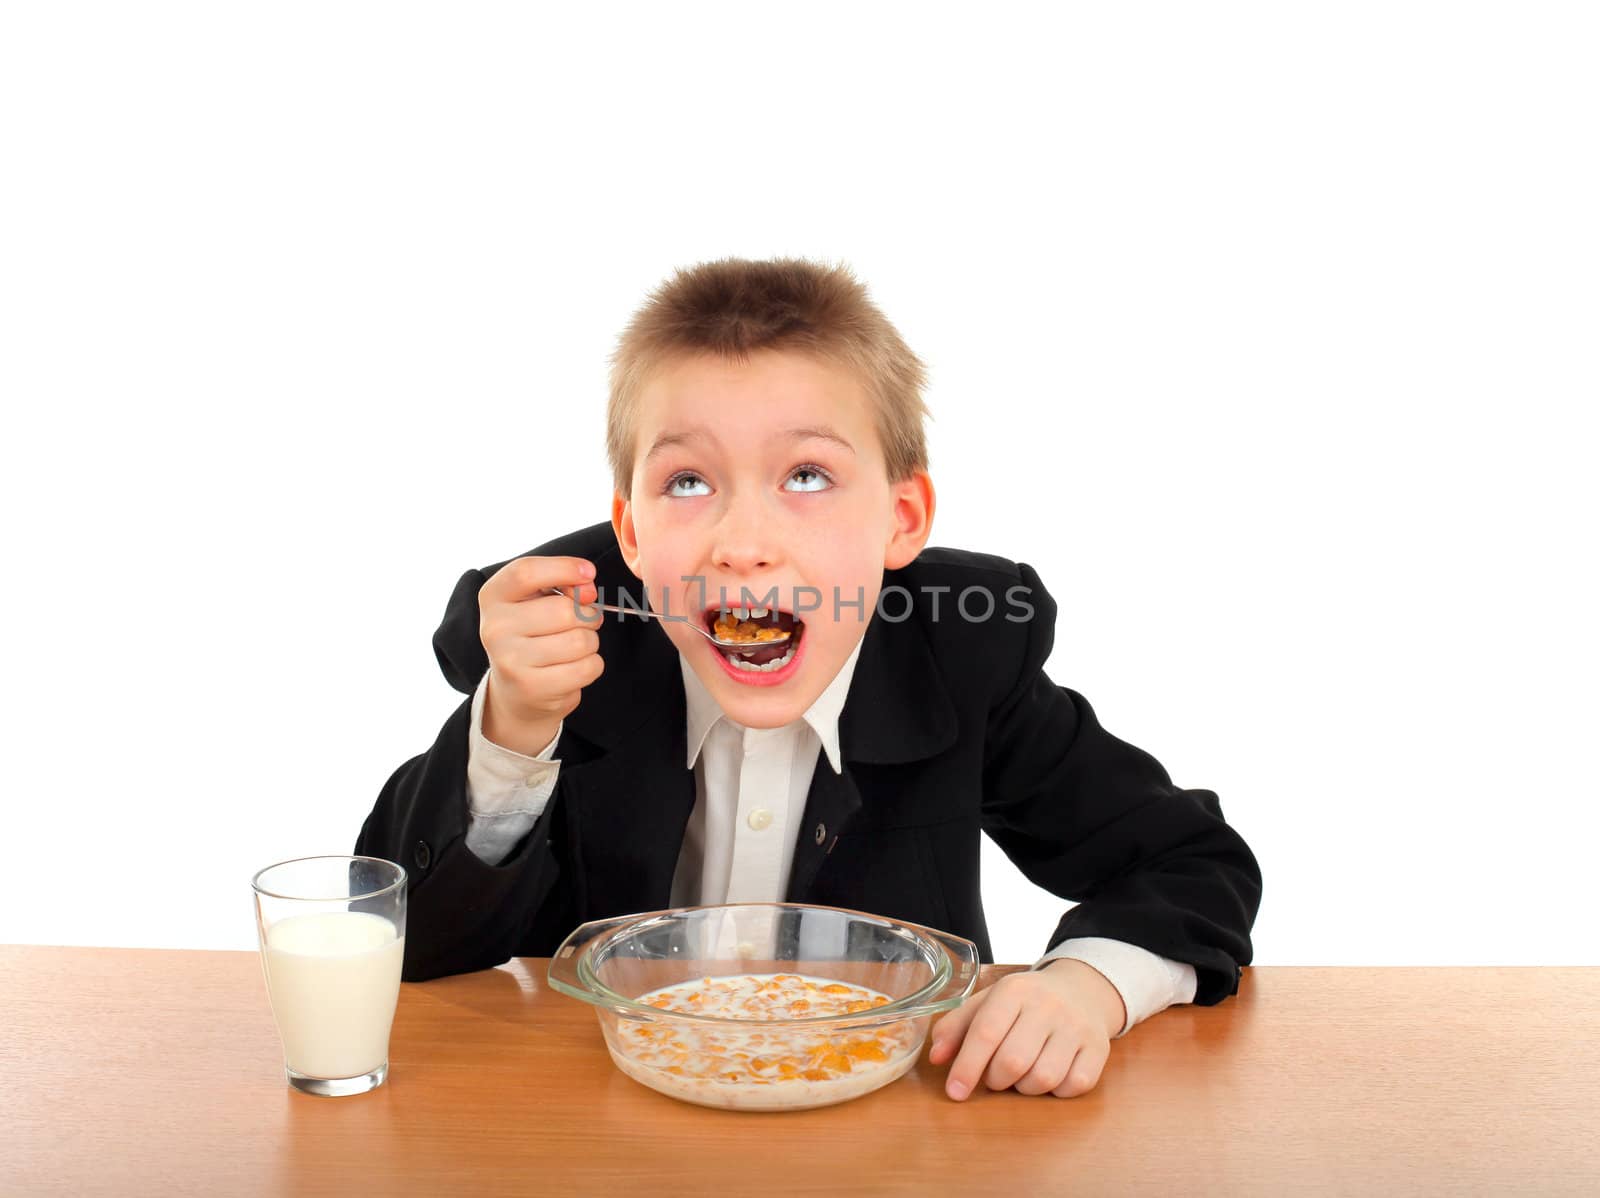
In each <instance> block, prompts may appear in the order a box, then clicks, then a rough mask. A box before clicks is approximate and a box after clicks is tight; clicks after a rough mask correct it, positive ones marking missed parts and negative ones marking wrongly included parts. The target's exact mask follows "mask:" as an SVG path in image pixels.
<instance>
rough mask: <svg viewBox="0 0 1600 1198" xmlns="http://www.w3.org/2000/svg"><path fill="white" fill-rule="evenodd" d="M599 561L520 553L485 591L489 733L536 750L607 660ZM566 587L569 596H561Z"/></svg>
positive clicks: (482, 628) (527, 751)
mask: <svg viewBox="0 0 1600 1198" xmlns="http://www.w3.org/2000/svg"><path fill="white" fill-rule="evenodd" d="M592 578H594V566H593V565H591V564H590V563H589V562H586V561H584V560H583V559H582V558H579V557H519V558H517V559H516V560H515V561H510V562H507V563H506V564H505V565H504V566H502V567H500V569H499V570H497V571H496V572H495V575H494V577H493V578H491V579H489V581H488V582H486V583H484V584H483V586H482V587H480V588H479V590H478V637H479V639H480V640H482V641H483V648H484V651H485V652H486V653H487V654H488V655H489V689H488V694H487V695H486V696H485V697H484V705H483V735H484V736H485V738H487V739H488V740H490V741H492V742H493V743H495V744H497V745H500V746H501V747H502V748H506V749H510V750H511V751H512V752H513V753H522V754H524V755H526V756H528V757H534V756H537V755H538V754H539V752H540V751H541V750H543V749H544V747H545V746H546V745H548V744H549V743H550V742H551V740H553V739H554V738H555V735H556V733H557V731H559V730H560V728H561V721H562V719H564V718H565V717H566V716H567V715H568V714H569V713H570V712H571V711H572V710H573V708H575V707H577V706H578V700H579V699H580V698H581V697H582V693H581V692H582V691H583V688H584V687H586V686H588V685H589V684H590V683H591V682H593V681H594V680H595V679H596V678H598V677H600V673H601V671H602V670H604V669H605V663H604V662H602V661H601V660H600V653H599V648H600V634H599V631H598V630H599V627H600V620H601V618H602V613H601V611H600V609H599V608H596V607H589V606H585V607H583V608H582V609H581V614H580V610H579V608H578V607H577V605H576V604H574V603H573V600H572V599H571V598H568V597H567V595H570V596H573V597H574V598H576V599H577V600H578V603H581V604H585V605H587V604H591V603H594V602H596V601H597V600H598V599H599V592H598V591H597V590H596V589H595V587H594V585H593V583H592V582H591V581H590V580H591V579H592ZM552 587H560V588H561V589H562V590H563V591H565V592H567V595H557V594H554V593H553V592H552V590H551V588H552Z"/></svg>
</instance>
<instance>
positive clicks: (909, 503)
mask: <svg viewBox="0 0 1600 1198" xmlns="http://www.w3.org/2000/svg"><path fill="white" fill-rule="evenodd" d="M889 495H890V499H891V500H892V502H893V506H892V507H891V508H890V520H889V543H888V544H887V545H885V546H884V550H883V564H884V566H885V568H887V569H890V570H898V569H899V568H900V567H901V566H904V565H907V564H908V563H910V561H911V560H912V559H913V558H915V557H916V556H917V554H919V553H921V552H922V547H923V546H924V545H926V544H927V543H928V535H929V534H930V533H931V532H932V531H933V509H934V504H935V498H934V494H933V479H932V478H930V477H929V476H928V472H927V471H926V470H918V471H916V472H914V473H913V474H912V475H911V476H910V477H908V478H904V479H901V480H900V481H899V482H897V483H890V484H889Z"/></svg>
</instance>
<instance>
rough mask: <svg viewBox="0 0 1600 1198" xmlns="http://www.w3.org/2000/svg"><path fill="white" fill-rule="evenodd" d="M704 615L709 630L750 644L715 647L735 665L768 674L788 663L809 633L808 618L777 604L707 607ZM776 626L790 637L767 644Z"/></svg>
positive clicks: (745, 669) (718, 636) (727, 638)
mask: <svg viewBox="0 0 1600 1198" xmlns="http://www.w3.org/2000/svg"><path fill="white" fill-rule="evenodd" d="M704 619H705V624H706V628H707V630H708V631H709V632H710V633H711V634H712V635H713V636H715V637H717V638H718V639H719V640H724V641H734V640H736V641H741V642H747V643H748V644H749V648H748V649H745V648H740V649H725V648H723V647H722V646H721V645H715V646H713V648H715V649H716V650H717V652H719V653H721V654H722V656H723V657H725V658H727V660H728V661H729V662H730V663H731V664H732V665H733V666H734V668H735V669H739V670H744V671H748V672H752V673H762V674H768V673H772V672H774V671H777V670H781V669H782V668H783V667H784V666H786V665H788V664H789V662H790V661H792V660H793V659H794V654H795V650H796V649H798V648H799V646H800V638H801V637H802V636H803V635H805V621H804V620H800V619H796V618H795V616H793V615H792V614H790V613H789V612H786V611H782V610H780V609H778V608H775V607H773V608H768V607H727V608H721V607H712V608H707V609H706V611H705V613H704ZM772 630H778V631H782V632H787V633H788V634H789V639H788V640H787V641H784V642H782V643H781V644H777V645H769V644H763V643H762V642H763V640H765V639H770V638H771V636H772V635H773V632H772Z"/></svg>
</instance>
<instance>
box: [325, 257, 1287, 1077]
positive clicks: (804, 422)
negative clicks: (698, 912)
mask: <svg viewBox="0 0 1600 1198" xmlns="http://www.w3.org/2000/svg"><path fill="white" fill-rule="evenodd" d="M923 378H924V373H923V368H922V365H921V363H920V362H919V361H918V360H917V358H916V357H915V355H913V354H912V353H911V351H910V350H909V349H908V348H907V347H906V346H905V344H904V342H903V341H902V340H901V339H900V337H899V335H898V334H897V333H896V332H895V330H894V328H893V326H891V325H890V324H889V322H888V321H887V320H886V319H885V318H884V317H883V315H882V313H881V312H879V310H878V309H877V307H876V306H875V305H873V304H872V302H871V301H870V300H869V299H868V298H867V296H866V293H865V291H864V289H863V288H862V287H861V286H860V285H859V284H858V283H857V282H856V281H855V280H854V279H853V278H852V277H851V276H850V275H849V273H848V272H846V271H845V270H844V269H843V268H828V267H822V266H818V265H815V264H812V263H809V262H805V261H799V260H780V261H771V262H750V261H743V260H725V261H721V262H715V263H707V264H703V265H701V266H699V267H696V268H694V269H691V270H687V271H680V272H679V273H678V274H677V276H676V277H675V278H674V279H672V280H670V281H669V282H667V283H666V284H664V285H663V286H662V287H661V288H660V289H658V290H657V292H656V293H655V294H654V295H653V296H652V297H651V298H650V300H649V301H648V302H647V303H646V304H645V306H644V307H643V308H642V309H641V310H640V311H639V312H638V314H636V316H635V317H634V320H633V321H632V323H631V324H630V326H629V327H628V329H627V330H626V331H625V332H624V334H623V336H622V338H621V341H620V344H619V347H618V350H617V353H616V355H615V357H614V359H613V370H612V385H611V397H610V404H609V410H608V424H607V448H608V452H609V456H610V461H611V466H612V470H613V475H614V481H615V489H616V493H615V496H614V498H613V501H612V512H611V522H610V523H609V525H607V524H600V525H595V526H593V527H591V528H587V529H583V530H581V531H579V532H576V533H572V534H569V535H568V536H565V537H562V538H560V539H558V540H555V541H552V542H549V543H547V544H546V545H543V546H541V547H540V548H538V549H536V550H534V551H533V552H532V553H531V554H528V555H526V556H523V557H520V558H517V559H514V560H511V561H509V562H505V563H501V564H499V565H497V566H493V567H489V568H487V569H485V570H481V571H480V570H470V571H468V572H467V573H466V574H465V575H463V577H462V578H461V580H460V582H459V583H458V584H457V586H456V589H455V593H454V594H453V595H452V597H451V600H450V604H449V607H448V608H447V610H446V613H445V618H444V621H443V623H442V624H441V626H440V628H439V630H438V632H437V633H436V634H435V636H434V649H435V653H436V655H437V656H438V659H439V663H440V666H441V667H442V669H443V671H444V674H445V677H446V679H447V680H448V681H449V682H450V683H451V685H452V686H454V687H455V688H456V689H457V690H459V691H461V692H462V693H464V694H470V695H471V696H472V698H471V699H470V700H469V701H466V702H463V703H462V704H461V706H460V707H458V708H457V710H456V712H455V714H454V715H453V716H452V717H451V718H450V719H449V720H448V721H447V722H446V724H445V726H444V729H443V731H442V732H441V733H440V735H439V738H438V740H437V741H436V742H435V744H434V746H433V748H432V749H431V750H429V751H428V752H427V753H425V754H423V755H422V756H420V757H416V758H413V759H412V760H411V761H408V762H407V763H405V764H404V765H403V766H401V767H400V769H399V770H398V771H397V772H396V773H395V774H394V776H393V777H391V778H390V779H389V782H388V783H387V785H385V787H384V789H383V792H382V793H381V795H380V796H379V798H378V802H377V805H376V806H375V807H374V809H373V811H372V814H371V815H370V816H369V817H368V819H367V822H366V825H365V827H364V828H363V829H362V832H361V836H360V839H359V840H358V841H357V844H356V851H357V852H359V853H370V854H373V855H376V856H381V857H386V858H389V859H391V860H395V861H399V862H401V863H403V864H405V865H406V866H407V868H408V871H409V873H410V878H411V882H410V908H409V914H408V927H407V936H406V965H405V969H406V977H407V979H409V980H421V979H425V978H429V977H435V976H438V975H440V974H445V973H456V972H462V971H465V970H472V969H482V968H486V967H490V966H493V965H497V964H499V963H501V962H502V961H504V960H506V959H507V958H508V957H511V956H523V955H527V956H547V955H549V954H550V953H551V952H552V951H553V950H554V948H555V947H556V946H557V944H559V942H560V941H561V939H562V938H563V937H564V936H565V935H566V933H567V932H568V931H570V930H571V929H572V928H573V927H574V926H576V925H577V924H578V923H580V922H582V921H584V920H589V919H597V918H602V917H605V916H610V915H618V914H624V913H629V912H634V911H648V910H656V909H660V908H663V907H667V906H681V905H693V904H699V903H718V902H741V901H762V900H767V901H776V900H782V899H788V900H791V901H796V902H809V903H819V904H824V905H829V906H839V907H850V908H855V909H859V910H865V911H870V912H874V913H877V914H881V915H886V916H893V917H896V918H901V919H906V920H909V921H913V922H917V923H923V924H928V925H931V926H934V927H938V928H942V929H944V930H947V931H951V932H954V933H956V934H958V935H962V936H966V937H968V938H970V939H971V940H973V941H975V942H976V943H977V945H978V947H979V950H980V953H981V954H982V957H983V959H984V960H986V961H987V960H990V959H991V954H990V951H989V942H988V935H987V931H986V929H985V926H984V922H983V910H982V904H981V902H980V899H979V889H978V844H979V834H980V832H987V833H989V835H990V836H992V837H993V838H994V839H995V840H996V841H997V842H998V843H999V844H1000V846H1001V847H1002V848H1003V849H1004V850H1005V851H1006V853H1007V854H1008V855H1009V856H1010V857H1011V858H1012V860H1014V861H1015V862H1016V863H1017V864H1018V866H1019V867H1020V868H1021V869H1022V870H1023V872H1024V873H1026V874H1027V875H1028V876H1029V877H1030V878H1032V879H1033V880H1034V881H1035V882H1037V883H1039V884H1040V885H1042V886H1044V887H1046V888H1048V889H1050V890H1051V891H1053V892H1055V893H1058V894H1060V895H1062V896H1064V897H1068V898H1073V899H1077V900H1080V902H1079V905H1078V906H1076V907H1075V908H1073V909H1072V910H1071V911H1069V912H1068V913H1067V914H1066V916H1065V917H1064V918H1063V919H1062V920H1061V923H1060V925H1059V927H1058V928H1057V931H1056V933H1055V935H1054V937H1052V942H1051V946H1050V948H1049V950H1048V952H1047V954H1046V957H1045V959H1044V961H1042V962H1041V967H1039V968H1036V969H1034V970H1033V971H1030V972H1028V973H1021V974H1016V975H1012V976H1008V977H1006V978H1004V979H1002V980H1001V981H1000V982H999V983H997V984H996V985H994V986H992V987H990V988H989V989H988V990H986V991H984V992H982V993H980V994H979V995H977V996H975V997H974V998H973V999H972V1000H970V1001H969V1002H967V1003H966V1004H964V1005H963V1006H962V1007H961V1008H960V1009H958V1010H956V1011H953V1012H951V1013H950V1014H948V1015H946V1016H945V1017H944V1018H943V1019H942V1020H941V1021H940V1022H939V1023H938V1024H936V1025H935V1027H934V1029H933V1036H932V1048H931V1050H930V1059H931V1060H932V1061H933V1063H935V1064H943V1063H944V1062H946V1061H949V1062H951V1067H950V1071H949V1075H948V1079H947V1081H946V1091H947V1093H948V1094H949V1095H950V1096H951V1097H952V1098H955V1099H958V1100H960V1099H964V1098H965V1097H967V1095H968V1094H970V1093H971V1092H972V1090H973V1089H974V1088H975V1087H976V1086H977V1085H979V1084H980V1083H981V1084H984V1085H987V1086H988V1087H990V1088H991V1089H1005V1088H1010V1087H1015V1088H1016V1089H1017V1090H1019V1091H1021V1092H1023V1093H1028V1094H1045V1093H1051V1094H1057V1095H1061V1096H1071V1095H1075V1094H1081V1093H1084V1092H1085V1091H1087V1090H1089V1089H1091V1088H1092V1087H1093V1086H1094V1085H1095V1083H1096V1082H1097V1081H1098V1080H1099V1077H1100V1073H1101V1070H1102V1069H1103V1067H1104V1065H1105V1062H1106V1059H1107V1056H1108V1054H1109V1051H1110V1040H1111V1039H1112V1038H1114V1037H1116V1036H1120V1035H1121V1034H1123V1033H1124V1032H1125V1031H1127V1029H1128V1028H1129V1027H1131V1026H1132V1025H1133V1024H1134V1023H1136V1022H1137V1021H1139V1020H1140V1019H1143V1018H1146V1017H1148V1016H1149V1015H1151V1014H1153V1013H1155V1012H1156V1011H1159V1010H1161V1009H1162V1008H1164V1007H1165V1006H1167V1005H1169V1004H1171V1003H1173V1002H1189V1001H1196V1002H1200V1003H1216V1002H1220V1001H1221V1000H1222V999H1223V998H1224V997H1226V996H1227V995H1229V994H1231V993H1233V992H1234V991H1235V990H1236V988H1237V984H1238V979H1239V968H1240V966H1242V965H1244V964H1247V963H1248V962H1249V960H1250V941H1249V931H1250V927H1251V924H1252V922H1253V920H1254V917H1255V912H1256V908H1257V905H1258V903H1259V899H1260V873H1259V871H1258V869H1257V867H1256V863H1255V860H1254V858H1253V857H1252V855H1251V853H1250V850H1249V849H1248V847H1246V845H1245V843H1244V842H1243V840H1241V839H1240V837H1239V836H1238V835H1237V834H1236V833H1235V832H1234V831H1233V830H1232V829H1231V828H1229V827H1228V825H1227V824H1226V823H1225V822H1224V821H1223V818H1222V814H1221V809H1220V807H1219V805H1218V803H1217V799H1216V796H1215V795H1214V794H1212V793H1211V792H1209V791H1200V790H1195V791H1186V790H1180V789H1178V788H1176V787H1174V786H1173V785H1172V783H1171V781H1170V780H1169V779H1168V777H1167V774H1166V772H1165V770H1163V769H1162V767H1161V766H1160V764H1159V763H1158V762H1156V761H1155V760H1154V759H1153V758H1152V757H1150V756H1149V755H1148V754H1146V753H1144V752H1142V751H1140V750H1139V749H1136V748H1134V747H1133V746H1131V745H1128V744H1125V743H1123V742H1122V741H1119V740H1117V739H1116V738H1115V737H1113V736H1111V735H1110V734H1109V733H1107V732H1105V731H1104V730H1103V729H1101V727H1100V726H1099V723H1098V722H1097V720H1096V718H1095V715H1094V712H1093V710H1092V709H1091V708H1090V706H1089V704H1088V703H1087V701H1085V700H1084V699H1083V697H1082V696H1081V695H1078V694H1076V693H1075V692H1073V691H1070V690H1067V689H1065V688H1061V687H1057V686H1056V685H1054V684H1053V683H1052V682H1051V681H1050V680H1049V679H1048V678H1047V677H1046V676H1045V674H1044V672H1043V664H1044V661H1045V659H1046V657H1048V655H1049V653H1050V648H1051V644H1052V642H1053V639H1054V631H1055V616H1056V608H1055V603H1054V601H1053V600H1052V599H1051V598H1050V596H1049V594H1048V593H1047V592H1046V591H1045V589H1044V587H1043V586H1042V584H1041V583H1040V581H1039V579H1038V576H1037V575H1036V574H1035V573H1034V571H1033V570H1032V569H1031V568H1030V567H1028V566H1026V565H1021V564H1014V563H1012V562H1009V561H1006V560H1004V559H1001V558H996V557H989V556H985V555H982V554H976V553H966V552H959V551H954V550H942V549H925V548H924V547H925V545H926V543H927V540H928V536H929V531H930V527H931V523H932V519H933V513H934V490H933V483H932V481H931V479H930V478H929V475H928V469H927V454H926V449H925V447H924V442H923V431H922V420H923V416H924V415H925V408H924V407H923V404H922V399H921V391H922V385H923ZM558 589H559V592H561V593H557V592H558ZM596 602H604V603H608V604H617V603H620V604H621V605H623V606H630V605H631V606H633V607H635V608H642V607H646V606H648V607H649V608H651V609H653V610H654V611H657V612H660V613H663V614H664V615H667V616H675V617H677V618H676V619H663V620H661V621H659V622H658V621H656V620H651V619H645V618H642V617H638V616H634V615H624V616H620V617H618V616H609V617H604V618H602V617H601V614H600V612H599V611H598V610H597V609H596V608H594V607H592V606H589V605H591V604H593V603H596ZM580 604H581V605H583V606H580ZM726 609H737V611H736V614H737V616H738V617H739V618H740V619H741V620H742V621H743V622H745V623H747V624H754V625H758V626H771V627H778V628H780V629H782V630H786V631H790V632H791V639H790V641H789V642H788V643H785V644H781V645H777V644H774V645H768V646H765V647H759V646H758V647H756V648H754V649H752V650H750V651H748V652H726V651H724V650H722V649H719V648H717V647H716V646H714V645H713V644H712V643H711V642H710V641H708V640H707V639H706V638H705V637H702V636H701V635H700V634H699V633H698V632H697V631H696V630H695V628H694V627H691V626H690V624H691V622H697V623H699V624H700V625H701V626H702V627H705V628H707V629H708V630H709V629H710V628H711V627H712V626H713V624H714V622H715V621H716V620H717V618H718V616H719V613H722V612H724V611H725V610H726Z"/></svg>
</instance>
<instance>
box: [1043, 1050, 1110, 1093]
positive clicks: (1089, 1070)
mask: <svg viewBox="0 0 1600 1198" xmlns="http://www.w3.org/2000/svg"><path fill="white" fill-rule="evenodd" d="M1110 1056H1111V1042H1110V1041H1109V1040H1102V1039H1100V1038H1099V1037H1098V1036H1096V1037H1093V1038H1091V1039H1090V1041H1089V1043H1087V1044H1085V1045H1084V1046H1083V1047H1081V1048H1080V1049H1078V1055H1077V1056H1076V1057H1074V1058H1073V1060H1072V1065H1071V1067H1070V1068H1069V1069H1068V1070H1067V1076H1066V1077H1064V1078H1062V1079H1061V1084H1060V1085H1058V1086H1056V1088H1055V1089H1054V1090H1052V1091H1051V1093H1052V1094H1054V1095H1055V1096H1056V1097H1057V1098H1076V1097H1078V1095H1080V1094H1087V1093H1088V1092H1089V1091H1090V1090H1092V1089H1094V1088H1095V1086H1096V1085H1097V1084H1098V1083H1099V1081H1100V1074H1101V1073H1103V1072H1104V1071H1105V1067H1106V1061H1107V1060H1108V1059H1109V1058H1110Z"/></svg>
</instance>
